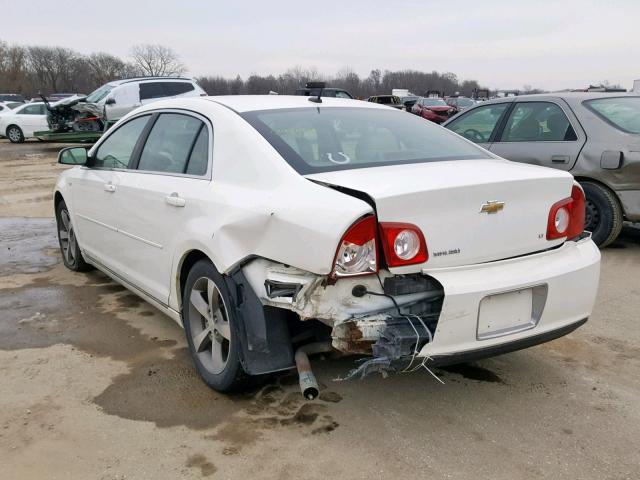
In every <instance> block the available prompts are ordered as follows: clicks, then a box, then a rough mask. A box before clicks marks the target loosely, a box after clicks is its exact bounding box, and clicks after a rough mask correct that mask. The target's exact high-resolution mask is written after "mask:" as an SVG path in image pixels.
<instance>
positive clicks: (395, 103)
mask: <svg viewBox="0 0 640 480" xmlns="http://www.w3.org/2000/svg"><path fill="white" fill-rule="evenodd" d="M367 102H371V103H379V104H380V105H387V106H388V107H393V108H397V109H402V108H404V105H403V104H402V101H401V100H400V97H396V96H395V95H374V96H372V97H369V98H367Z"/></svg>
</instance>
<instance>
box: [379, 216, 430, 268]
mask: <svg viewBox="0 0 640 480" xmlns="http://www.w3.org/2000/svg"><path fill="white" fill-rule="evenodd" d="M380 235H381V237H382V250H383V251H384V258H385V260H386V262H387V265H388V266H389V267H403V266H405V265H415V264H418V263H424V262H426V261H427V260H428V258H429V254H428V252H427V242H426V241H425V239H424V235H423V234H422V231H421V230H420V229H419V228H418V227H416V226H415V225H412V224H410V223H394V222H382V223H380Z"/></svg>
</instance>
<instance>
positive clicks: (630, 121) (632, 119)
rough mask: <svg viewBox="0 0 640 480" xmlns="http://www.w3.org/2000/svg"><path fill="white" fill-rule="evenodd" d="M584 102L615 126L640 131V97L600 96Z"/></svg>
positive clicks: (634, 131)
mask: <svg viewBox="0 0 640 480" xmlns="http://www.w3.org/2000/svg"><path fill="white" fill-rule="evenodd" d="M584 104H585V105H586V106H587V108H589V109H590V110H591V111H593V112H595V113H596V114H597V115H599V116H600V117H602V118H603V119H604V120H606V121H607V122H609V123H610V124H611V125H613V126H614V127H616V128H618V129H620V130H622V131H624V132H627V133H640V97H615V98H598V99H597V100H587V101H586V102H584Z"/></svg>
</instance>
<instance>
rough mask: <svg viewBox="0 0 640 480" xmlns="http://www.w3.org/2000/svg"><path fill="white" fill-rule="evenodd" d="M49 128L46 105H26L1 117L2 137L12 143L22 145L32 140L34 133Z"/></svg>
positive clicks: (0, 128)
mask: <svg viewBox="0 0 640 480" xmlns="http://www.w3.org/2000/svg"><path fill="white" fill-rule="evenodd" d="M46 128H47V115H46V108H45V105H44V103H42V102H35V103H25V104H22V105H21V106H19V107H16V108H15V109H13V110H11V111H9V112H7V113H5V114H4V115H0V136H5V137H7V138H8V139H9V140H10V141H11V143H22V142H24V141H25V139H27V138H32V137H33V133H34V132H37V131H39V130H45V129H46Z"/></svg>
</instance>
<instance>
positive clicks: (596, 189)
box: [443, 92, 640, 247]
mask: <svg viewBox="0 0 640 480" xmlns="http://www.w3.org/2000/svg"><path fill="white" fill-rule="evenodd" d="M443 125H444V126H445V127H446V128H448V129H450V130H453V131H454V132H456V133H458V134H460V135H462V136H463V137H465V138H467V139H469V140H471V141H472V142H475V143H477V144H479V145H481V146H482V147H484V148H486V149H487V150H490V151H491V152H493V153H495V154H496V155H499V156H501V157H504V158H507V159H509V160H513V161H516V162H524V163H531V164H535V165H543V166H545V167H552V168H557V169H560V170H566V171H569V172H571V173H572V174H573V175H574V177H575V178H576V180H578V181H579V182H580V184H581V185H582V187H583V189H584V191H585V195H586V197H587V202H586V204H587V210H586V222H585V229H586V230H589V231H591V232H592V233H593V240H594V241H595V242H596V243H597V244H598V245H600V246H601V247H604V246H606V245H608V244H609V243H611V242H613V241H614V240H615V239H616V237H617V236H618V234H619V233H620V230H621V229H622V222H623V220H628V221H632V222H637V221H640V96H638V95H630V94H611V93H582V92H580V93H575V92H571V93H554V94H542V95H524V96H519V97H509V98H501V99H496V100H491V101H488V102H484V103H482V104H480V105H477V106H475V107H472V108H470V109H468V110H465V111H464V112H462V113H460V114H458V115H456V116H455V117H453V118H451V119H450V120H449V121H447V122H445V123H444V124H443Z"/></svg>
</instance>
